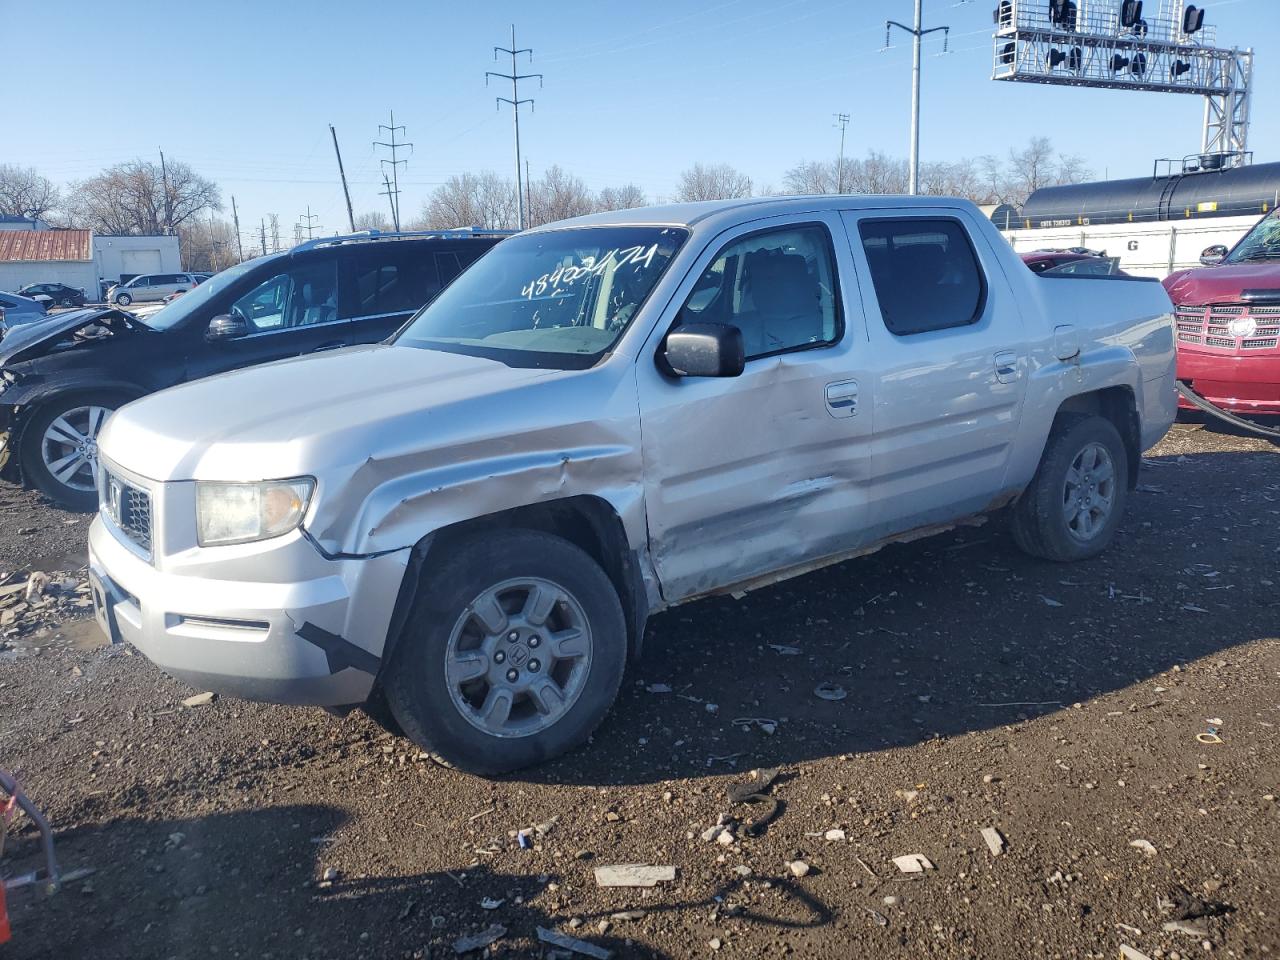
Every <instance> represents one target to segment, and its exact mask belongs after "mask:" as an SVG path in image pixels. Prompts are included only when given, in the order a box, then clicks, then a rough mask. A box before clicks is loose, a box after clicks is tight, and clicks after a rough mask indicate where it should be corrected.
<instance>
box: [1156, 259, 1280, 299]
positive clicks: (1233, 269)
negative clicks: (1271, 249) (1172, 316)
mask: <svg viewBox="0 0 1280 960" xmlns="http://www.w3.org/2000/svg"><path fill="white" fill-rule="evenodd" d="M1164 288H1165V289H1166V290H1168V291H1169V297H1170V299H1171V300H1173V302H1174V303H1175V304H1177V305H1179V306H1187V307H1199V306H1204V305H1205V304H1210V303H1240V302H1241V294H1242V293H1243V292H1244V291H1245V290H1280V261H1275V260H1273V261H1270V262H1267V261H1261V260H1259V261H1254V262H1251V263H1229V264H1224V265H1222V266H1218V267H1197V268H1196V269H1194V270H1180V271H1178V272H1177V273H1171V274H1170V275H1169V276H1168V277H1166V278H1165V280H1164Z"/></svg>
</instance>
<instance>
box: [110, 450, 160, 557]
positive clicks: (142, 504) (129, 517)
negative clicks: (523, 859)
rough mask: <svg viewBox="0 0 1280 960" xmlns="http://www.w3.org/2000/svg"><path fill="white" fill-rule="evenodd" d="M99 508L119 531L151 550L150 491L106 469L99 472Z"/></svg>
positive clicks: (149, 551) (148, 552)
mask: <svg viewBox="0 0 1280 960" xmlns="http://www.w3.org/2000/svg"><path fill="white" fill-rule="evenodd" d="M102 476H103V480H102V491H101V494H100V496H101V501H102V509H103V511H104V512H105V513H106V514H107V516H108V517H110V518H111V520H112V522H114V523H115V525H116V526H117V527H118V528H119V529H120V532H121V533H123V534H124V535H125V536H126V537H128V538H129V539H130V540H131V541H133V543H135V544H137V545H138V546H139V547H141V548H142V549H143V550H145V551H146V552H147V554H148V555H150V553H151V494H149V493H148V492H147V491H146V490H141V489H139V488H138V487H135V486H133V485H132V484H129V483H127V482H125V481H124V480H121V479H120V478H119V477H117V476H115V475H113V474H112V473H111V472H110V471H108V470H104V471H103V472H102Z"/></svg>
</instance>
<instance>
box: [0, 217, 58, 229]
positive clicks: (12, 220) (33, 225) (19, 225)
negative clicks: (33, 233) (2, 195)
mask: <svg viewBox="0 0 1280 960" xmlns="http://www.w3.org/2000/svg"><path fill="white" fill-rule="evenodd" d="M48 229H49V225H48V224H47V223H45V222H44V221H43V220H33V219H31V218H30V217H19V216H17V215H16V214H12V213H0V230H48Z"/></svg>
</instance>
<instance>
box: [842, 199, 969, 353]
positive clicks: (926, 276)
mask: <svg viewBox="0 0 1280 960" xmlns="http://www.w3.org/2000/svg"><path fill="white" fill-rule="evenodd" d="M858 232H859V234H860V236H861V238H862V247H863V250H864V251H865V252H866V256H867V264H868V266H869V268H870V271H871V282H872V285H873V287H874V288H875V292H876V299H877V300H878V301H879V304H880V314H881V316H882V317H883V318H884V324H885V327H886V328H888V330H889V332H890V333H892V334H894V335H895V336H900V337H906V336H911V335H913V334H918V333H929V332H931V331H934V330H946V329H949V328H953V327H964V326H968V325H969V324H972V323H976V322H977V320H978V318H979V317H980V316H981V315H982V307H983V304H984V302H985V300H986V282H985V279H984V277H983V274H982V268H981V266H979V264H978V258H977V255H976V254H975V253H974V250H973V244H972V243H971V242H970V240H969V235H968V233H967V232H966V231H965V229H964V227H963V226H961V224H960V223H959V221H956V220H948V219H943V218H936V219H934V218H923V217H921V218H904V219H895V220H888V219H885V220H881V219H872V220H862V221H861V222H860V223H859V224H858Z"/></svg>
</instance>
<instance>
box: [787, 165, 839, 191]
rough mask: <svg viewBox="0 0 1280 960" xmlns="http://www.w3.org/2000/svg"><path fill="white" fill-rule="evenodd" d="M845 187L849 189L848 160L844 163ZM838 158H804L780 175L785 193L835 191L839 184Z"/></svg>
mask: <svg viewBox="0 0 1280 960" xmlns="http://www.w3.org/2000/svg"><path fill="white" fill-rule="evenodd" d="M844 169H845V174H846V176H845V184H844V186H845V189H846V190H848V189H849V178H848V173H849V161H848V160H846V161H845V164H844ZM839 174H840V171H839V169H838V160H833V161H831V162H829V163H827V162H824V161H821V160H805V161H803V162H801V163H799V164H797V165H796V166H794V167H792V168H791V169H790V170H788V171H787V172H786V173H784V174H783V175H782V182H783V185H784V186H785V188H786V192H787V193H794V194H815V193H835V192H836V190H837V189H838V188H839V186H840V176H839Z"/></svg>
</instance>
